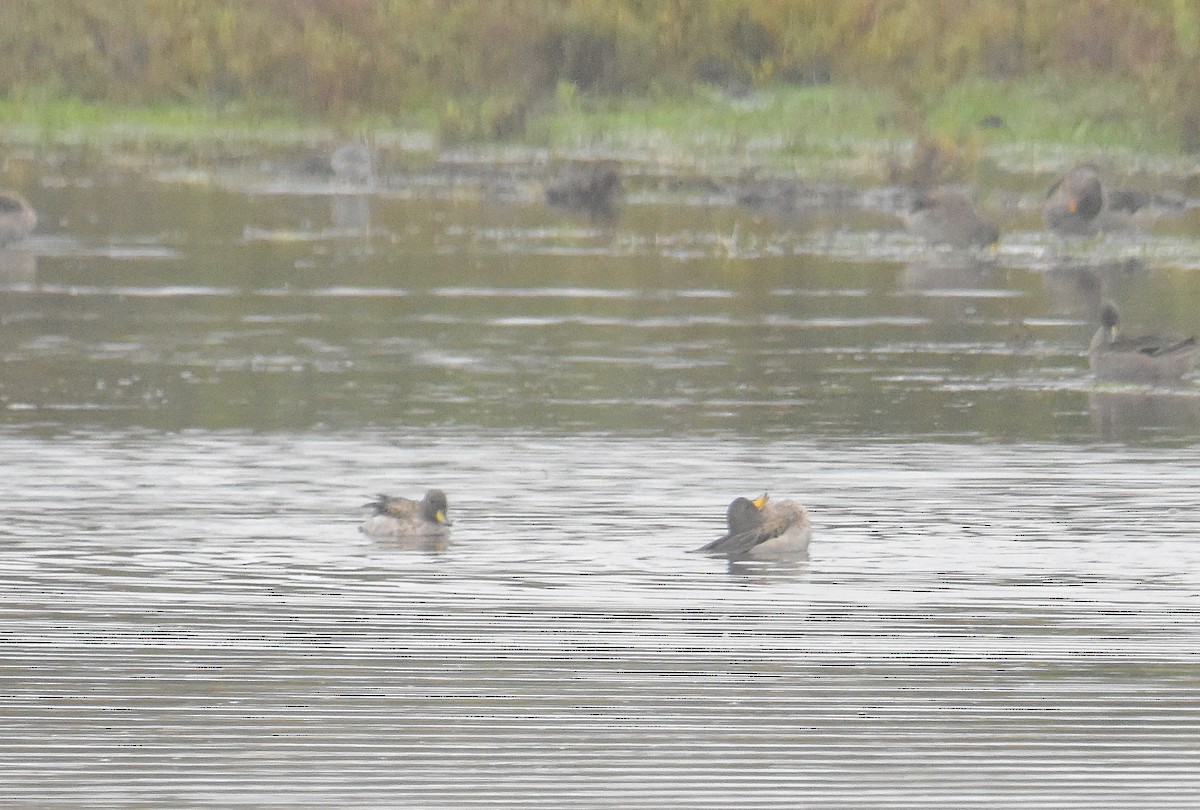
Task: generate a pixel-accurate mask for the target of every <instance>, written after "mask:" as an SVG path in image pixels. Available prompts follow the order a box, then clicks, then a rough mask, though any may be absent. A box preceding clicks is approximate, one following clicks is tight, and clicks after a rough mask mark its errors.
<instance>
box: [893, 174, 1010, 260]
mask: <svg viewBox="0 0 1200 810" xmlns="http://www.w3.org/2000/svg"><path fill="white" fill-rule="evenodd" d="M904 223H905V225H907V226H908V229H909V230H910V231H912V232H913V233H915V234H917V235H918V236H921V237H924V238H925V239H926V240H928V241H929V242H930V243H931V244H934V245H950V246H951V247H956V248H970V247H987V246H988V245H994V244H995V243H996V242H998V241H999V240H1000V229H999V228H997V227H996V225H995V223H992V222H989V221H987V220H986V219H984V218H983V217H981V216H979V212H978V211H976V210H975V204H974V203H973V202H971V198H970V197H968V196H967V195H966V194H964V193H963V192H961V191H956V190H953V189H948V188H937V189H933V190H932V191H928V192H925V193H923V194H920V195H918V196H917V198H916V199H915V200H914V201H913V204H912V207H911V208H910V209H909V210H908V211H907V212H905V214H904Z"/></svg>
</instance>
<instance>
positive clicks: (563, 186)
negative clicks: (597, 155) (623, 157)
mask: <svg viewBox="0 0 1200 810" xmlns="http://www.w3.org/2000/svg"><path fill="white" fill-rule="evenodd" d="M620 194H621V167H620V165H619V164H618V163H617V162H616V161H612V160H601V161H594V162H589V163H581V164H576V165H574V166H571V167H570V168H569V169H567V170H565V171H564V172H563V173H562V174H561V175H560V176H559V177H558V178H557V179H555V180H554V181H552V182H551V183H549V184H548V185H547V186H546V203H547V204H548V205H551V206H554V207H556V208H562V209H566V210H568V211H581V212H583V213H586V214H588V215H589V216H591V217H592V218H594V219H612V218H613V217H615V216H616V213H617V201H618V198H619V197H620Z"/></svg>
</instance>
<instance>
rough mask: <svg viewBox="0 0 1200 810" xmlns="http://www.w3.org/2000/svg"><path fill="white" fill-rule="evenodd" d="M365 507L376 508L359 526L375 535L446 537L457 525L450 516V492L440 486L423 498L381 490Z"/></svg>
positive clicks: (365, 531) (369, 533)
mask: <svg viewBox="0 0 1200 810" xmlns="http://www.w3.org/2000/svg"><path fill="white" fill-rule="evenodd" d="M363 508H364V509H372V510H374V514H372V515H371V516H370V517H368V518H367V519H366V520H365V521H364V522H363V524H362V526H360V527H359V531H361V532H362V533H363V534H366V535H369V536H371V537H445V536H446V535H448V534H449V533H450V527H451V526H452V525H453V524H452V523H451V522H450V520H449V518H447V516H446V515H447V513H448V511H449V506H448V505H447V503H446V493H445V492H443V491H442V490H440V489H431V490H429V491H428V492H426V493H425V497H424V498H422V499H421V500H419V501H414V500H412V499H411V498H398V497H393V496H391V495H382V494H381V495H377V496H375V500H373V501H369V502H367V503H365V504H363Z"/></svg>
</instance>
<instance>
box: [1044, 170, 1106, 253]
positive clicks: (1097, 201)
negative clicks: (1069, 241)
mask: <svg viewBox="0 0 1200 810" xmlns="http://www.w3.org/2000/svg"><path fill="white" fill-rule="evenodd" d="M1103 211H1104V184H1103V182H1102V181H1101V179H1100V170H1099V169H1098V168H1097V167H1096V166H1095V165H1093V164H1091V163H1081V164H1080V165H1078V166H1076V167H1075V168H1073V169H1071V171H1069V172H1067V173H1066V174H1065V175H1064V176H1063V177H1062V178H1060V179H1059V181H1058V182H1057V183H1055V184H1054V185H1053V186H1051V187H1050V191H1049V193H1048V194H1047V195H1046V201H1045V203H1043V205H1042V218H1043V219H1044V220H1045V222H1046V227H1047V228H1049V229H1050V230H1052V231H1054V232H1055V233H1057V234H1060V235H1061V236H1095V235H1096V234H1097V233H1099V232H1100V230H1101V227H1102V226H1103V222H1104V221H1103V219H1102V217H1101V214H1102V213H1103Z"/></svg>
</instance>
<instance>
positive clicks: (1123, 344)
mask: <svg viewBox="0 0 1200 810" xmlns="http://www.w3.org/2000/svg"><path fill="white" fill-rule="evenodd" d="M1120 319H1121V315H1120V313H1119V312H1118V311H1117V307H1116V305H1115V304H1113V303H1112V302H1111V301H1108V302H1105V304H1104V305H1103V306H1102V307H1101V308H1100V328H1099V329H1097V330H1096V334H1095V335H1093V336H1092V342H1091V346H1090V347H1089V348H1088V365H1089V366H1091V369H1092V373H1093V374H1094V375H1095V376H1096V379H1098V380H1124V381H1127V382H1159V381H1166V380H1178V379H1179V378H1181V377H1183V375H1185V374H1187V373H1188V372H1189V371H1191V370H1192V367H1193V366H1194V365H1195V363H1196V350H1197V347H1196V338H1195V336H1192V337H1179V336H1177V335H1138V336H1135V337H1121V336H1119V335H1118V330H1117V324H1118V322H1119V321H1120Z"/></svg>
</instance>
